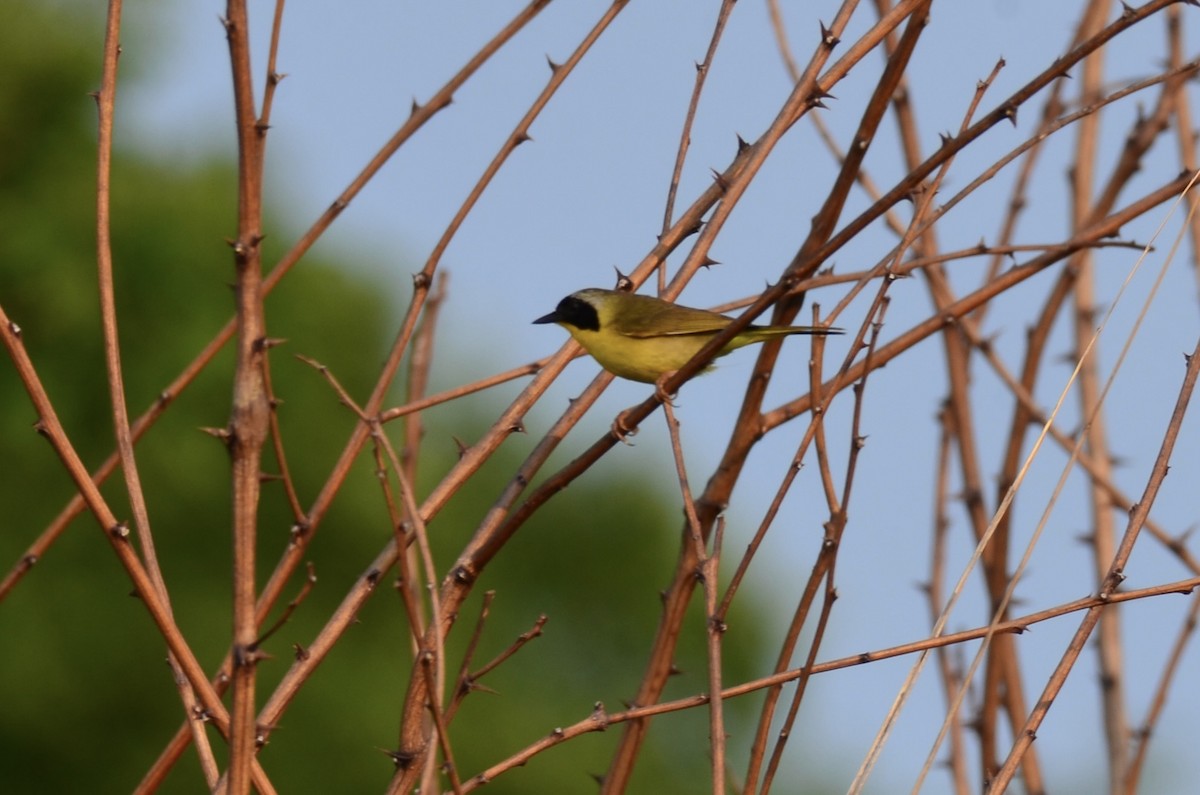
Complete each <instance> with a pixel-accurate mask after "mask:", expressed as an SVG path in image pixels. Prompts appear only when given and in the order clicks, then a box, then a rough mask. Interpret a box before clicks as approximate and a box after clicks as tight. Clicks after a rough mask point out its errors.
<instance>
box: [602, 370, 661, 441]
mask: <svg viewBox="0 0 1200 795" xmlns="http://www.w3.org/2000/svg"><path fill="white" fill-rule="evenodd" d="M676 372H678V371H676V370H669V371H667V372H665V373H663V374H662V375H660V376H659V377H658V378H657V379H656V380H655V382H654V396H655V397H656V398H657V399H658V401H659V402H660V403H670V404H671V405H672V406H674V405H675V401H674V397H675V396H674V395H672V394H671V393H670V392H668V391H667V390H666V387H665V384H666V383H667V379H669V378H670V377H671V376H673V375H675V373H676ZM632 410H633V409H625V410H624V411H622V412H621V413H620V414H618V415H617V418H616V419H615V420H613V424H612V427H611V428H610V429H609V432H610V433H611V434H612V435H613V436H615V437H617V439H618V440H619V441H622V442H624V443H625V444H627V445H629V446H630V447H633V442H631V441H629V440H628V439H627V438H626V437H628V436H636V435H637V432H638V429H637V428H636V427H634V426H632V425H630V424H629V423H628V422H626V420H625V418H626V417H628V416H629V412H631V411H632Z"/></svg>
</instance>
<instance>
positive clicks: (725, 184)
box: [709, 168, 729, 193]
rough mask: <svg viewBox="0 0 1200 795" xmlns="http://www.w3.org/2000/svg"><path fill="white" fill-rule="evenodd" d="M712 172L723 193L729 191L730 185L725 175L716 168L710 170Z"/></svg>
mask: <svg viewBox="0 0 1200 795" xmlns="http://www.w3.org/2000/svg"><path fill="white" fill-rule="evenodd" d="M709 171H711V172H712V175H713V180H714V181H715V182H716V183H717V187H718V188H720V189H721V193H724V192H725V191H727V190H729V183H728V182H726V181H725V175H724V174H722V173H721V172H720V171H717V170H716V169H715V168H711V169H709Z"/></svg>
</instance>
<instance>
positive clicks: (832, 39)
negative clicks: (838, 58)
mask: <svg viewBox="0 0 1200 795" xmlns="http://www.w3.org/2000/svg"><path fill="white" fill-rule="evenodd" d="M818 22H819V23H820V25H821V43H822V44H824V45H825V46H826V47H829V48H830V49H833V48H834V47H836V46H837V45H838V43H839V42H840V41H841V39H839V38H838V37H837V36H835V35H833V31H832V30H830V29H829V28H827V27H825V23H824V22H821V21H820V20H818Z"/></svg>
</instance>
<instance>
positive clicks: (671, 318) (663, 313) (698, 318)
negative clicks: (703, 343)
mask: <svg viewBox="0 0 1200 795" xmlns="http://www.w3.org/2000/svg"><path fill="white" fill-rule="evenodd" d="M632 297H640V296H632ZM647 300H652V301H654V303H656V304H658V306H657V307H655V311H653V312H646V313H645V314H644V315H643V316H642V317H639V318H634V319H631V320H621V321H619V322H617V323H615V324H614V325H615V330H616V331H617V332H618V333H620V334H623V335H625V336H626V337H638V338H645V337H670V336H678V335H686V334H711V333H714V332H717V331H720V330H721V329H723V328H725V327H726V326H728V325H729V322H730V321H729V318H727V317H725V316H724V315H719V314H717V313H716V312H709V311H708V310H705V309H692V308H691V307H686V306H676V305H675V304H666V305H663V302H661V301H657V300H655V299H647ZM664 329H666V330H665V331H664Z"/></svg>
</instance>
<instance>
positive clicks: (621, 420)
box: [609, 409, 638, 447]
mask: <svg viewBox="0 0 1200 795" xmlns="http://www.w3.org/2000/svg"><path fill="white" fill-rule="evenodd" d="M630 411H632V409H625V410H624V411H622V412H621V413H620V414H618V415H617V418H616V419H615V420H613V423H612V427H611V428H610V429H609V433H611V434H612V435H613V436H615V437H617V441H619V442H624V443H625V444H627V445H629V446H630V447H633V442H631V441H629V439H627V438H626V437H628V436H637V432H638V429H637V428H636V427H634V426H632V425H630V424H629V423H627V422H625V417H626V416H627V415H628V414H629V412H630Z"/></svg>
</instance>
